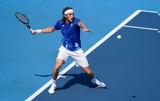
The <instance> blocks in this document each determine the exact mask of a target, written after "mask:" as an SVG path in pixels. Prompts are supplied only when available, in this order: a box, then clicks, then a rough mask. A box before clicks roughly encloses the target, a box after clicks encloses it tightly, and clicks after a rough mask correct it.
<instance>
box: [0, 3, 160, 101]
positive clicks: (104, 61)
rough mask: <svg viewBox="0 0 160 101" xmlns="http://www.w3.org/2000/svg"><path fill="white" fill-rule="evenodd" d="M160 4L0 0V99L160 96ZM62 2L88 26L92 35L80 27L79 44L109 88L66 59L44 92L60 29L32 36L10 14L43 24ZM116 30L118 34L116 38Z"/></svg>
mask: <svg viewBox="0 0 160 101" xmlns="http://www.w3.org/2000/svg"><path fill="white" fill-rule="evenodd" d="M159 3H160V2H159V1H151V0H149V1H147V2H146V1H134V2H133V1H129V0H125V1H123V2H122V1H120V0H118V1H117V0H112V1H110V2H108V1H106V0H101V1H99V2H97V1H96V0H92V2H91V1H86V0H81V1H74V0H70V1H66V0H65V1H64V0H60V1H53V0H48V1H46V2H44V1H43V0H39V1H38V2H37V1H31V2H26V1H25V0H17V1H11V0H8V1H0V12H1V16H0V18H1V22H0V47H1V50H0V68H1V71H0V78H1V82H0V100H1V101H11V100H14V101H24V100H26V101H53V100H59V101H64V100H70V101H75V100H78V101H79V100H82V101H88V100H93V101H97V100H108V101H160V97H159V93H160V87H159V85H160V74H159V72H160V68H159V67H160V63H159V60H160V53H159V52H160V46H159V43H160V14H159V12H158V11H159V5H158V4H159ZM22 5H23V6H22ZM113 5H115V6H113ZM65 6H71V7H73V8H74V9H75V11H76V14H75V15H76V16H77V17H79V18H81V19H82V20H83V21H84V22H85V24H86V25H87V26H88V27H89V28H91V29H92V30H93V33H92V34H88V33H85V32H82V35H81V39H82V48H83V49H84V51H85V54H86V55H87V58H88V61H89V64H90V66H91V69H92V70H93V71H94V73H95V75H96V76H97V77H98V78H99V79H100V80H102V81H104V82H105V83H106V84H107V86H108V88H106V89H99V88H97V87H96V86H94V85H92V83H91V80H90V78H88V76H87V75H86V74H84V73H83V71H82V70H81V68H80V67H76V66H75V63H74V62H72V59H69V60H68V62H67V63H66V64H65V65H64V66H63V67H62V68H61V72H60V74H64V75H65V76H66V78H62V77H60V78H59V79H58V81H57V92H56V93H55V94H53V95H50V94H49V93H48V88H49V86H50V84H51V81H50V80H51V71H52V68H53V65H54V62H55V58H56V56H57V53H58V48H59V46H60V40H61V37H62V36H61V35H60V32H54V34H52V33H51V34H48V35H43V34H42V35H37V36H32V35H31V34H30V32H29V31H28V29H27V28H25V27H24V26H23V25H22V24H21V23H19V22H18V21H17V19H15V16H14V14H15V12H16V11H20V12H23V13H25V14H26V15H27V16H28V17H29V19H30V23H31V25H32V26H33V28H43V27H48V26H50V25H53V24H54V22H55V21H56V20H57V19H59V18H61V10H62V8H63V7H65ZM93 8H94V9H93ZM126 8H127V9H126ZM139 9H143V10H139ZM117 35H121V36H122V38H121V39H117Z"/></svg>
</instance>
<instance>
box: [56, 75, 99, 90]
mask: <svg viewBox="0 0 160 101" xmlns="http://www.w3.org/2000/svg"><path fill="white" fill-rule="evenodd" d="M64 76H72V77H73V78H72V79H70V80H69V81H68V82H67V83H66V84H64V85H63V86H62V87H57V88H56V91H59V90H65V89H68V88H70V87H71V86H73V85H76V84H80V85H83V86H87V87H89V88H95V87H97V86H96V85H94V84H92V83H91V78H90V77H89V76H88V75H86V74H85V73H80V74H65V75H64Z"/></svg>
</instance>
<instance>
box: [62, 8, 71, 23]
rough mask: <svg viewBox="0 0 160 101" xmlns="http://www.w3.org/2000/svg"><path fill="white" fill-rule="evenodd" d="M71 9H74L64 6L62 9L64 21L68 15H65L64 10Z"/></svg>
mask: <svg viewBox="0 0 160 101" xmlns="http://www.w3.org/2000/svg"><path fill="white" fill-rule="evenodd" d="M69 9H73V8H72V7H64V8H63V10H62V15H63V17H62V21H63V22H65V21H66V17H65V14H64V12H65V11H67V10H69Z"/></svg>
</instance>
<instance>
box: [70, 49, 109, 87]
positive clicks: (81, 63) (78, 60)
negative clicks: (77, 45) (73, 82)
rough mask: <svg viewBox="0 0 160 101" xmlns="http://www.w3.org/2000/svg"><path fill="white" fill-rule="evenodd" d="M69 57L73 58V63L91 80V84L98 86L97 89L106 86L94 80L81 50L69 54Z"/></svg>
mask: <svg viewBox="0 0 160 101" xmlns="http://www.w3.org/2000/svg"><path fill="white" fill-rule="evenodd" d="M71 56H72V57H73V58H74V60H75V62H76V63H77V64H78V65H79V66H81V67H82V69H83V71H84V72H85V73H86V74H87V75H88V76H89V77H91V78H92V83H94V84H96V85H98V86H99V87H106V85H105V84H104V83H103V82H101V81H99V80H98V79H96V77H95V76H94V73H93V72H92V71H91V69H90V68H89V64H88V60H87V58H86V56H85V55H84V52H83V50H81V49H79V50H78V51H75V52H73V53H72V54H71Z"/></svg>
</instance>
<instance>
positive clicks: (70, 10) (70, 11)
mask: <svg viewBox="0 0 160 101" xmlns="http://www.w3.org/2000/svg"><path fill="white" fill-rule="evenodd" d="M73 12H74V11H73V9H68V10H66V11H65V12H64V14H65V15H66V14H68V13H73Z"/></svg>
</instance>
